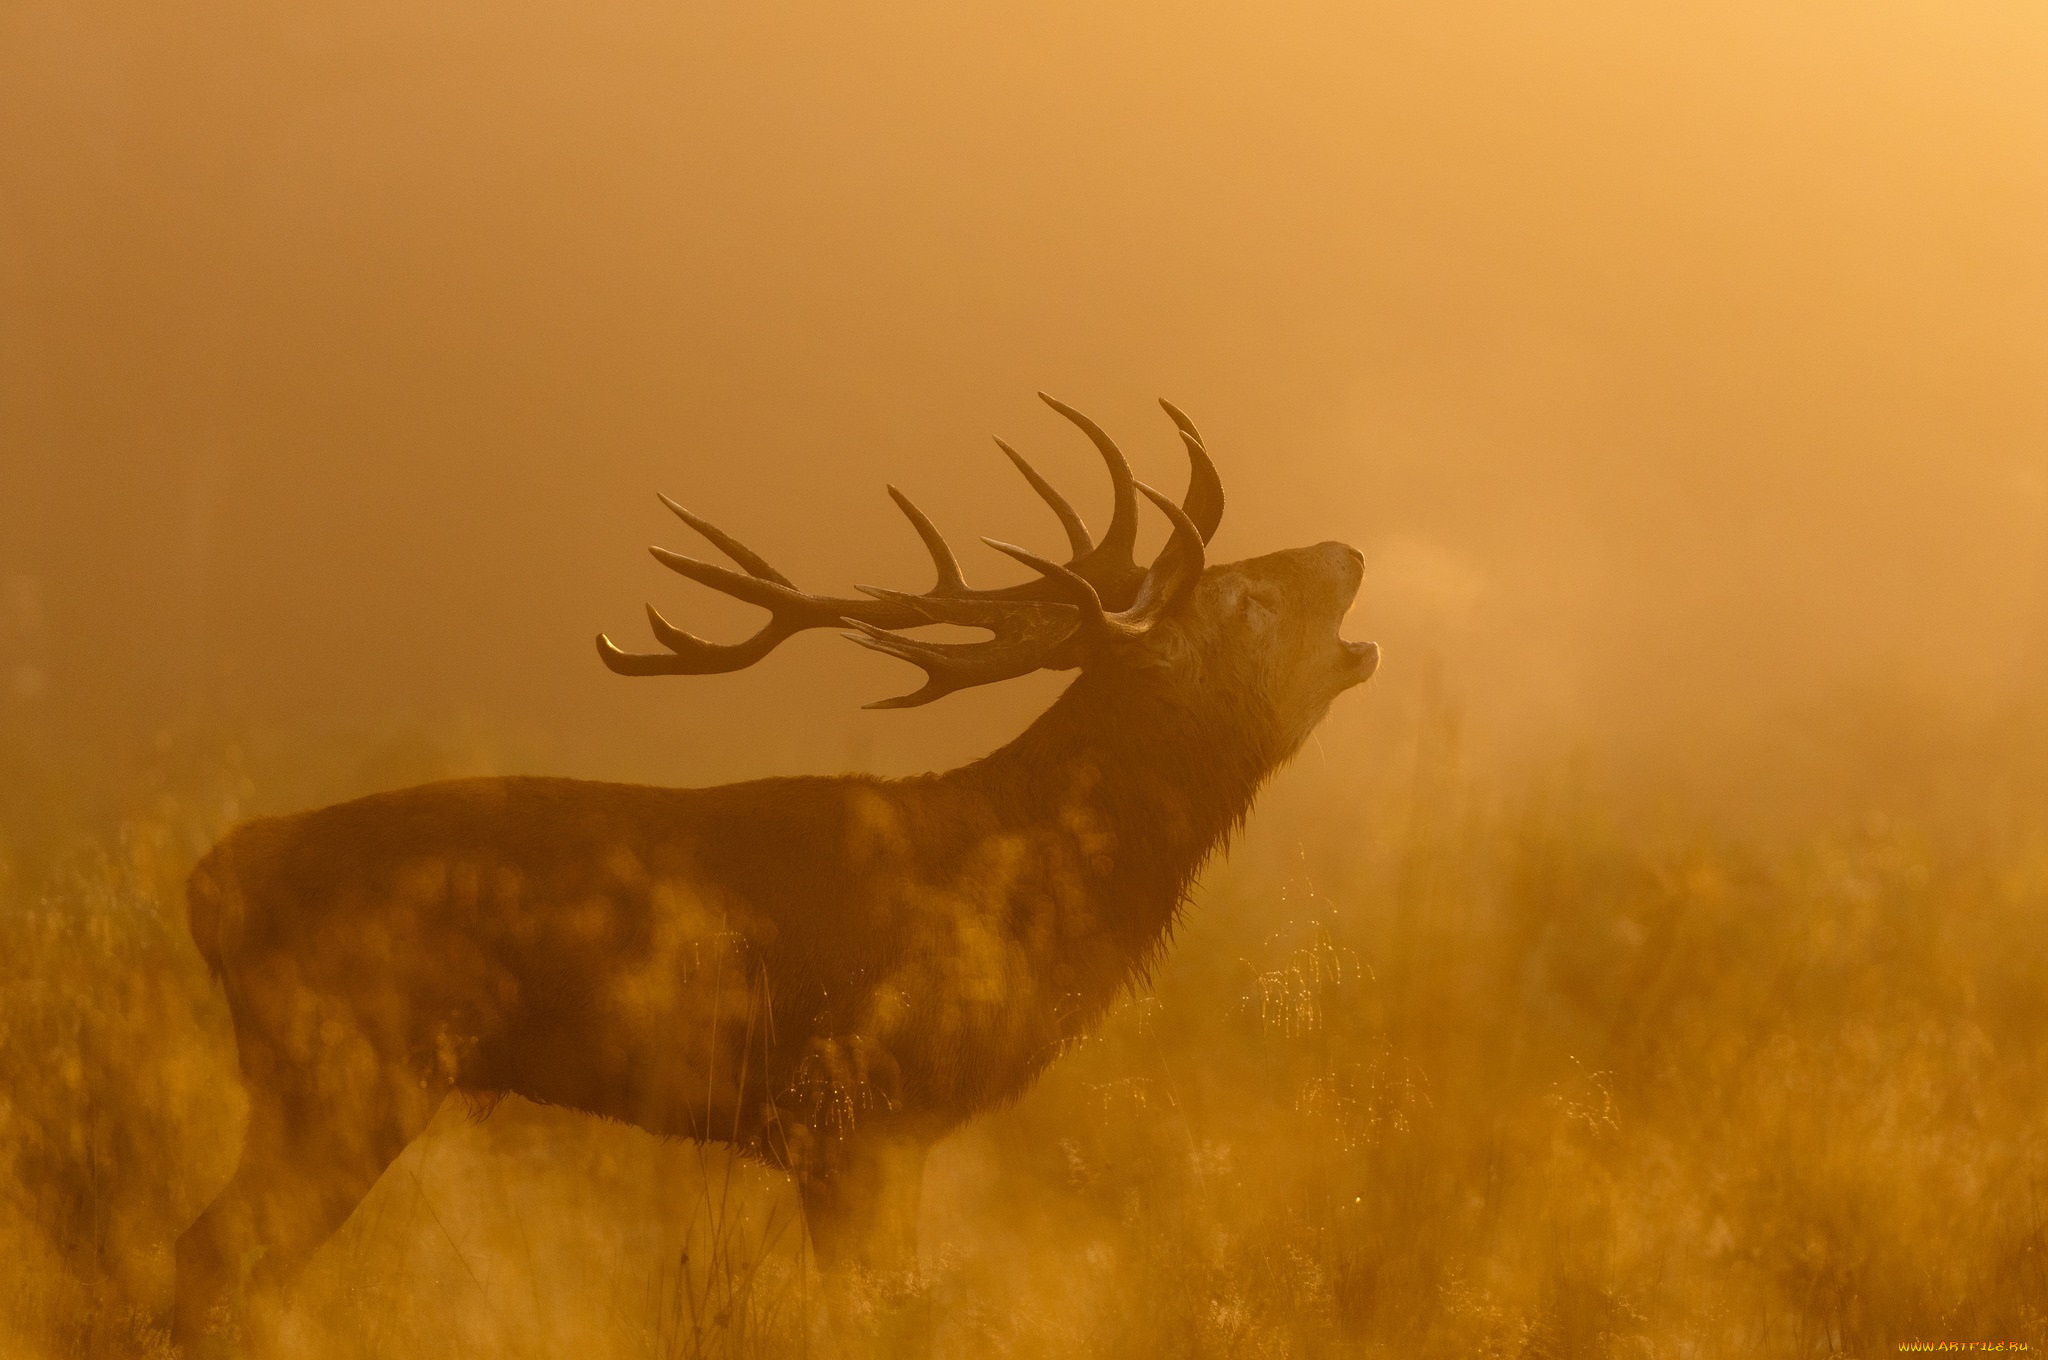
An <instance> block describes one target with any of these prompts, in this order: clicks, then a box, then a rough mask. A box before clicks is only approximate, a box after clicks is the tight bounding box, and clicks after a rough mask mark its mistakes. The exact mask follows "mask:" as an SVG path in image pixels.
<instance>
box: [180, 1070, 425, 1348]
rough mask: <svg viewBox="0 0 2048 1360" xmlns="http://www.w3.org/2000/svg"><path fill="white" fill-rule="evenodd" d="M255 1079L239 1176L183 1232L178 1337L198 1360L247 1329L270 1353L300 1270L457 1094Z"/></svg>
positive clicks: (404, 1084)
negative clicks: (290, 1085)
mask: <svg viewBox="0 0 2048 1360" xmlns="http://www.w3.org/2000/svg"><path fill="white" fill-rule="evenodd" d="M272 1070H273V1071H274V1070H275V1069H272ZM244 1071H245V1074H248V1073H249V1072H250V1064H249V1062H248V1060H247V1056H246V1055H245V1064H244ZM380 1075H389V1076H394V1077H395V1076H397V1074H380ZM251 1086H252V1090H251V1099H250V1111H249V1131H248V1134H247V1135H246V1137H245V1139H244V1142H243V1147H242V1158H241V1163H240V1165H239V1166H238V1167H237V1168H236V1170H235V1174H234V1178H233V1179H232V1180H230V1181H229V1182H228V1186H227V1188H226V1189H225V1190H223V1191H222V1192H221V1193H220V1195H219V1197H217V1198H216V1199H215V1200H214V1202H213V1203H212V1204H211V1205H209V1206H208V1207H207V1209H206V1212H205V1213H203V1214H201V1215H200V1216H199V1219H198V1221H197V1222H195V1223H194V1224H193V1225H192V1226H191V1227H190V1228H189V1229H187V1230H186V1231H185V1233H184V1235H183V1236H181V1237H180V1238H179V1239H178V1246H177V1267H178V1284H177V1298H176V1302H175V1304H174V1312H173V1315H172V1326H171V1343H172V1345H173V1346H174V1347H177V1348H179V1349H180V1350H181V1351H182V1352H183V1353H184V1354H185V1355H186V1356H187V1357H188V1360H196V1358H197V1357H199V1356H201V1355H211V1354H217V1353H220V1352H222V1351H226V1350H228V1349H230V1348H232V1347H233V1346H234V1345H235V1344H236V1340H235V1338H236V1336H237V1334H240V1335H241V1336H242V1338H243V1344H245V1345H251V1346H253V1348H254V1349H256V1350H257V1352H258V1353H259V1354H260V1353H262V1352H263V1351H264V1350H265V1349H266V1348H267V1347H266V1345H265V1341H266V1338H265V1337H264V1336H263V1333H264V1332H266V1331H267V1330H268V1329H269V1327H270V1325H271V1324H272V1323H274V1321H275V1313H276V1312H277V1311H278V1309H279V1307H280V1306H281V1305H282V1302H283V1295H284V1291H285V1290H286V1289H287V1288H288V1287H289V1285H290V1284H291V1282H292V1280H293V1279H294V1278H295V1277H296V1276H297V1275H298V1273H299V1270H300V1268H301V1267H302V1266H304V1265H305V1263H306V1261H307V1260H308V1259H310V1258H311V1257H312V1255H313V1253H314V1252H315V1251H316V1250H318V1249H319V1247H320V1245H321V1244H322V1243H324V1242H325V1241H326V1240H327V1239H328V1238H329V1237H331V1236H333V1234H334V1231H335V1229H337V1228H339V1227H340V1226H341V1225H342V1223H343V1222H344V1221H345V1220H346V1219H347V1218H348V1216H349V1214H350V1213H352V1212H353V1211H354V1210H355V1207H356V1205H358V1204H359V1203H361V1202H362V1199H363V1197H364V1196H365V1195H367V1194H368V1193H369V1192H370V1188H371V1187H372V1186H373V1185H375V1184H376V1183H377V1178H378V1177H379V1176H381V1175H383V1174H384V1170H385V1168H386V1167H388V1166H389V1165H390V1164H391V1163H392V1162H393V1161H394V1160H396V1159H397V1157H398V1154H399V1153H401V1152H403V1151H404V1150H405V1148H406V1145H407V1144H409V1143H410V1142H411V1141H412V1140H413V1139H414V1138H415V1137H417V1136H418V1135H419V1133H420V1132H421V1130H423V1129H424V1128H425V1127H426V1125H427V1123H428V1121H429V1120H431V1118H432V1117H433V1113H434V1110H435V1109H436V1108H437V1107H438V1106H439V1104H440V1100H441V1098H442V1097H443V1096H445V1095H446V1089H445V1088H442V1089H438V1090H437V1089H435V1088H434V1086H433V1085H432V1084H431V1083H428V1082H421V1081H419V1080H418V1079H417V1078H414V1079H412V1080H409V1081H408V1080H404V1079H402V1078H401V1079H398V1080H391V1081H378V1082H372V1083H369V1084H368V1089H366V1090H363V1091H361V1092H360V1093H359V1096H358V1098H357V1099H355V1100H351V1101H338V1102H337V1101H332V1100H329V1099H324V1098H319V1097H324V1096H330V1095H331V1094H332V1093H331V1092H319V1093H315V1092H308V1091H304V1090H295V1091H292V1092H291V1093H290V1094H280V1093H278V1092H277V1089H276V1088H275V1087H274V1086H273V1087H268V1088H267V1089H266V1087H264V1086H258V1085H257V1084H256V1083H255V1082H251Z"/></svg>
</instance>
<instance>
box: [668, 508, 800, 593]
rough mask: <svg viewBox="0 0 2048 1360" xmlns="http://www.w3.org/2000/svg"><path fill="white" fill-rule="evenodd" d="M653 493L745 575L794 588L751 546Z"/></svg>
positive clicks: (793, 584)
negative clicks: (735, 564)
mask: <svg viewBox="0 0 2048 1360" xmlns="http://www.w3.org/2000/svg"><path fill="white" fill-rule="evenodd" d="M654 494H655V497H656V498H657V499H659V500H660V501H661V503H662V504H663V505H665V506H667V507H668V508H669V509H671V510H673V511H674V512H675V515H676V518H677V519H680V520H681V521H682V522H683V523H685V524H687V525H689V526H690V527H691V528H692V529H695V530H696V531H697V532H698V533H700V534H702V535H703V536H704V537H706V538H708V539H710V540H711V543H712V546H713V547H715V548H717V549H718V550H719V551H720V552H722V553H724V554H725V555H726V556H727V557H730V558H731V559H732V560H733V561H735V562H737V563H739V564H740V565H741V566H742V567H745V568H746V569H747V575H749V576H758V577H759V578H760V579H762V580H763V581H773V582H775V584H777V585H779V586H788V587H789V588H790V589H791V590H795V589H796V583H795V582H794V581H792V580H790V579H789V578H788V577H787V576H784V575H783V574H782V573H781V572H779V571H777V570H776V569H775V568H773V567H771V566H769V565H768V563H767V560H766V559H764V558H763V557H762V556H761V554H759V553H757V552H755V551H754V550H753V549H752V548H749V547H748V546H747V545H746V544H744V543H742V542H740V541H739V540H738V539H736V538H734V537H733V536H732V535H731V534H729V533H727V532H725V530H723V529H721V528H719V527H718V526H717V525H716V524H713V523H712V522H711V521H710V520H708V519H704V518H701V517H700V516H697V515H693V514H691V513H690V512H689V511H688V510H685V509H684V508H683V507H682V506H680V505H678V504H676V502H674V501H673V500H670V499H669V498H668V497H667V496H664V495H662V493H661V492H659V491H657V492H655V493H654Z"/></svg>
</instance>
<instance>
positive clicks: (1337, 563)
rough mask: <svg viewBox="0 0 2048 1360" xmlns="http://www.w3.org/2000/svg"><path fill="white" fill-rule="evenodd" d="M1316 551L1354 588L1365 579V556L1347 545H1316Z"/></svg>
mask: <svg viewBox="0 0 2048 1360" xmlns="http://www.w3.org/2000/svg"><path fill="white" fill-rule="evenodd" d="M1316 551H1317V552H1319V553H1321V554H1322V555H1323V556H1324V558H1326V559H1327V560H1328V561H1329V563H1330V565H1331V566H1332V567H1333V568H1335V569H1336V571H1337V572H1338V573H1339V574H1340V575H1342V576H1344V577H1345V578H1347V579H1348V580H1349V581H1350V582H1351V584H1352V586H1353V587H1354V588H1355V587H1356V586H1357V585H1358V583H1359V582H1360V581H1362V580H1364V579H1365V554H1364V553H1362V552H1360V551H1359V550H1358V549H1356V548H1354V547H1352V546H1351V545H1350V544H1349V543H1337V542H1334V541H1333V542H1329V543H1318V544H1317V545H1316Z"/></svg>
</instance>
